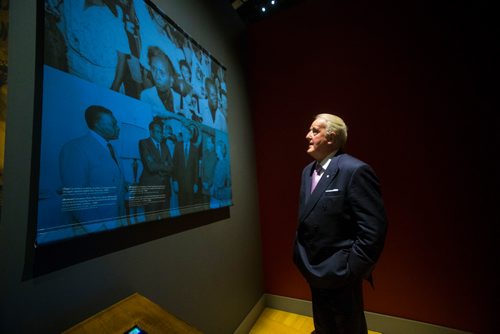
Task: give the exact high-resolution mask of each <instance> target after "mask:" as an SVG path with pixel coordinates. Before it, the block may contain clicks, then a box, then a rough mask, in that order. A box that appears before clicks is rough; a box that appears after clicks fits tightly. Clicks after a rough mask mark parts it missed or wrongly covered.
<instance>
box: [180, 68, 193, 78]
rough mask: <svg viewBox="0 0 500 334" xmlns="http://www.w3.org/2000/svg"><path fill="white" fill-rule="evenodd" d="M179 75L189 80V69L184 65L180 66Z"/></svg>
mask: <svg viewBox="0 0 500 334" xmlns="http://www.w3.org/2000/svg"><path fill="white" fill-rule="evenodd" d="M181 75H182V77H183V78H184V80H186V81H187V82H191V71H190V70H189V68H188V67H187V66H186V65H183V66H181Z"/></svg>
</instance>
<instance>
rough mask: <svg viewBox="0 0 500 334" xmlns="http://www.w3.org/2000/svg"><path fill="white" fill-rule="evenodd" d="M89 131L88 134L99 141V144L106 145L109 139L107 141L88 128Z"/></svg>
mask: <svg viewBox="0 0 500 334" xmlns="http://www.w3.org/2000/svg"><path fill="white" fill-rule="evenodd" d="M89 132H90V135H91V136H92V137H94V138H95V139H96V140H97V141H98V142H99V144H101V145H102V146H104V147H107V146H108V144H109V141H107V140H106V139H104V138H103V137H102V136H101V135H100V134H98V133H97V132H95V131H94V130H90V131H89Z"/></svg>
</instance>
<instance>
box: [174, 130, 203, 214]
mask: <svg viewBox="0 0 500 334" xmlns="http://www.w3.org/2000/svg"><path fill="white" fill-rule="evenodd" d="M200 139H201V137H200V135H199V131H198V128H197V127H195V126H194V125H193V124H190V125H187V126H183V128H182V141H179V142H177V144H176V145H175V151H174V172H173V186H174V191H175V192H176V193H177V195H178V201H179V209H180V210H181V211H182V210H183V209H184V208H186V207H188V206H190V205H193V204H194V203H195V202H196V194H198V190H199V189H198V181H199V180H198V175H199V173H198V166H199V160H200V154H199V150H198V149H199V140H200Z"/></svg>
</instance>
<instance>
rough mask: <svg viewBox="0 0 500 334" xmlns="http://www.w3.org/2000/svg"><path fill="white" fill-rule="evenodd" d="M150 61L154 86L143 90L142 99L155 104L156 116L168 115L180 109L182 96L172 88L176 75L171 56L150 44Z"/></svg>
mask: <svg viewBox="0 0 500 334" xmlns="http://www.w3.org/2000/svg"><path fill="white" fill-rule="evenodd" d="M148 61H149V66H150V68H151V74H152V76H153V83H154V86H153V87H150V88H147V89H145V90H143V91H142V92H141V101H144V102H146V103H149V104H151V105H152V106H153V114H154V116H159V117H167V116H168V112H171V113H176V112H179V110H180V96H179V94H178V93H176V92H175V91H174V90H173V89H172V85H173V83H174V76H176V74H175V72H174V70H173V66H172V63H171V61H170V58H168V56H167V55H166V54H165V53H164V52H163V51H162V50H161V49H160V48H158V47H156V46H150V47H149V50H148Z"/></svg>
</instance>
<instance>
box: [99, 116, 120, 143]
mask: <svg viewBox="0 0 500 334" xmlns="http://www.w3.org/2000/svg"><path fill="white" fill-rule="evenodd" d="M94 130H95V132H97V133H98V134H100V135H101V136H102V137H103V138H104V139H106V140H113V139H118V136H119V135H120V128H119V127H118V122H117V121H116V118H115V116H113V115H111V114H106V113H101V116H100V118H99V120H98V121H97V123H96V124H95V129H94Z"/></svg>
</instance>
